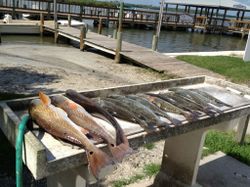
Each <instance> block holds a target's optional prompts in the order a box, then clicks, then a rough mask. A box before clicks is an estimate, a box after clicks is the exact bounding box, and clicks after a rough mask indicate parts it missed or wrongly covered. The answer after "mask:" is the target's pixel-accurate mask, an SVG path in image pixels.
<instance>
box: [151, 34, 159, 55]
mask: <svg viewBox="0 0 250 187" xmlns="http://www.w3.org/2000/svg"><path fill="white" fill-rule="evenodd" d="M157 44H158V37H157V36H156V35H155V34H154V35H153V40H152V50H153V51H156V50H157Z"/></svg>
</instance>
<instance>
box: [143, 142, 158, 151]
mask: <svg viewBox="0 0 250 187" xmlns="http://www.w3.org/2000/svg"><path fill="white" fill-rule="evenodd" d="M143 147H145V148H146V149H148V150H152V149H154V148H155V144H154V143H146V144H144V145H143Z"/></svg>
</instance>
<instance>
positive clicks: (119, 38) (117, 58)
mask: <svg viewBox="0 0 250 187" xmlns="http://www.w3.org/2000/svg"><path fill="white" fill-rule="evenodd" d="M121 50H122V32H117V40H116V51H115V63H120V61H121V54H120V52H121Z"/></svg>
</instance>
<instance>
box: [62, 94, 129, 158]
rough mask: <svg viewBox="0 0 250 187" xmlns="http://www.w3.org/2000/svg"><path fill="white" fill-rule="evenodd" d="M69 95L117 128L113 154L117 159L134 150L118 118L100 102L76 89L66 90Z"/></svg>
mask: <svg viewBox="0 0 250 187" xmlns="http://www.w3.org/2000/svg"><path fill="white" fill-rule="evenodd" d="M66 95H67V97H69V98H70V99H71V100H73V101H74V102H76V103H78V104H79V105H81V106H82V107H83V108H84V109H85V110H86V111H88V112H89V113H98V114H100V115H102V116H103V117H104V118H105V119H107V120H108V121H109V122H110V123H111V124H112V125H113V127H114V128H115V130H116V144H115V147H114V148H113V149H112V150H113V151H116V153H113V155H116V158H115V159H116V160H117V161H122V159H123V158H124V157H125V156H126V155H129V154H131V153H132V152H133V150H132V149H131V148H130V146H129V142H128V139H127V137H126V136H125V134H124V132H123V130H122V128H121V126H120V125H119V123H118V122H117V121H116V119H115V118H114V117H113V116H112V115H111V114H110V113H108V112H107V111H106V110H104V109H103V108H102V107H101V106H99V105H98V103H96V102H94V101H92V100H91V99H90V98H88V97H85V96H83V95H81V94H79V93H77V92H76V91H74V90H67V91H66Z"/></svg>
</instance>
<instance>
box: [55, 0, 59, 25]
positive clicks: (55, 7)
mask: <svg viewBox="0 0 250 187" xmlns="http://www.w3.org/2000/svg"><path fill="white" fill-rule="evenodd" d="M54 26H55V29H57V27H58V26H57V3H56V0H54Z"/></svg>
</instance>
